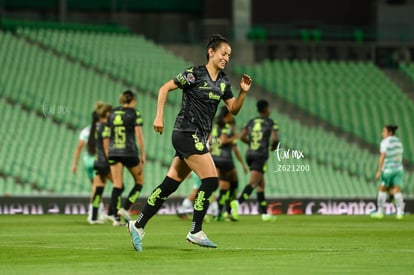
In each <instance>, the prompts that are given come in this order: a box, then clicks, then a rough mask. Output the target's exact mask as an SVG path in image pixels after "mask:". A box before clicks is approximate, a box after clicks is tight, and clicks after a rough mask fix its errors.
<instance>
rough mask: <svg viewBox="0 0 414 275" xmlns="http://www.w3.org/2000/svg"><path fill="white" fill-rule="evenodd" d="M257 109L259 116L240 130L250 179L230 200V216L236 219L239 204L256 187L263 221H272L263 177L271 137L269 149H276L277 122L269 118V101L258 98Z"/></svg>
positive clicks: (272, 217) (273, 218)
mask: <svg viewBox="0 0 414 275" xmlns="http://www.w3.org/2000/svg"><path fill="white" fill-rule="evenodd" d="M257 111H258V112H259V116H258V117H256V118H253V119H251V120H250V121H249V122H248V123H247V125H246V127H245V128H244V129H243V130H242V134H241V137H240V139H241V140H242V141H243V142H244V143H246V144H248V145H249V149H248V150H247V152H246V162H247V164H248V165H249V167H250V180H249V183H248V184H247V185H246V187H245V188H244V190H243V192H242V194H241V195H240V196H239V199H238V200H234V201H232V202H231V206H232V210H234V211H232V217H233V219H235V220H238V218H239V215H238V208H239V204H241V203H243V202H244V201H246V200H247V199H248V198H249V197H250V194H251V193H252V192H253V190H254V188H257V200H258V202H259V211H260V213H261V214H262V220H263V221H273V220H275V219H276V217H274V216H272V215H270V214H268V213H267V202H266V199H265V194H264V191H265V179H264V173H265V172H266V170H267V167H266V162H267V159H268V158H269V141H270V139H272V143H271V146H270V150H271V151H273V150H275V149H276V147H277V144H278V143H279V141H278V130H279V126H278V123H277V122H276V121H274V120H272V119H270V118H269V115H270V110H269V102H267V101H266V100H259V101H258V102H257Z"/></svg>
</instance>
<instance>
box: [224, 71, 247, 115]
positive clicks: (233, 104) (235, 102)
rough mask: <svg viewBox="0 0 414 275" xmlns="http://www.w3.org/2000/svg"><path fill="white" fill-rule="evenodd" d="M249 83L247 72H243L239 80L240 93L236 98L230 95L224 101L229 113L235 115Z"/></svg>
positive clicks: (241, 103)
mask: <svg viewBox="0 0 414 275" xmlns="http://www.w3.org/2000/svg"><path fill="white" fill-rule="evenodd" d="M251 85H252V79H251V77H250V76H248V75H247V74H244V75H243V76H242V78H241V80H240V93H239V95H238V96H237V98H234V97H232V98H229V99H227V100H225V101H224V103H225V104H226V106H227V109H229V111H230V113H232V114H233V115H237V114H238V113H239V111H240V109H241V107H242V105H243V102H244V99H245V98H246V95H247V92H248V91H249V90H250V86H251Z"/></svg>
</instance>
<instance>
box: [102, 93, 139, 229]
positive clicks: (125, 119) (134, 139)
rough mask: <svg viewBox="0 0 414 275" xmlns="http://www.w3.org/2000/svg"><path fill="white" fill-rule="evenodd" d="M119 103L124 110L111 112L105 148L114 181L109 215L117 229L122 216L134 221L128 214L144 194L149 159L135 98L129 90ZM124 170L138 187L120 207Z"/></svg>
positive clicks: (135, 187)
mask: <svg viewBox="0 0 414 275" xmlns="http://www.w3.org/2000/svg"><path fill="white" fill-rule="evenodd" d="M119 102H120V103H121V104H122V106H119V107H116V108H114V109H113V110H112V111H111V114H110V115H109V119H108V127H109V131H107V133H106V135H104V138H105V139H104V148H105V152H106V155H107V156H108V160H109V164H110V168H111V174H112V178H113V189H112V195H111V205H110V209H109V211H108V215H109V216H111V215H113V216H114V223H113V224H114V225H119V224H120V216H123V217H124V218H125V220H127V221H129V220H130V219H131V217H130V214H129V212H128V210H129V208H130V207H131V205H132V204H133V203H135V201H136V200H137V198H138V197H139V194H140V192H141V190H142V186H143V184H144V171H143V168H144V163H145V159H146V156H145V147H144V136H143V132H142V125H143V122H142V117H141V114H140V112H139V111H137V110H136V109H135V108H136V105H137V101H136V96H135V94H134V93H133V92H131V91H129V90H128V91H125V92H123V93H122V95H121V97H120V98H119ZM137 143H138V147H137ZM138 148H139V151H140V155H139V151H138ZM124 166H125V167H127V169H128V171H129V172H130V173H131V175H132V177H133V178H134V182H135V184H134V186H133V187H132V189H131V191H130V192H129V194H128V197H127V199H126V201H125V202H124V204H123V206H122V207H121V203H122V202H121V195H122V192H123V190H124V182H123V180H124Z"/></svg>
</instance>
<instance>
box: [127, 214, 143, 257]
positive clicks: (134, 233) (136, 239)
mask: <svg viewBox="0 0 414 275" xmlns="http://www.w3.org/2000/svg"><path fill="white" fill-rule="evenodd" d="M135 222H136V221H129V222H128V232H129V234H130V235H131V243H132V246H133V247H134V249H135V250H136V251H142V239H143V238H144V235H145V232H144V229H143V228H136V227H135Z"/></svg>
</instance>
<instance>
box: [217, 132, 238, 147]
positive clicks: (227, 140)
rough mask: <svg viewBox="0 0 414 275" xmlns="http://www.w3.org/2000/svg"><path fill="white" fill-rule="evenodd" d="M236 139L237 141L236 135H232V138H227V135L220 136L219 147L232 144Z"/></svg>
mask: <svg viewBox="0 0 414 275" xmlns="http://www.w3.org/2000/svg"><path fill="white" fill-rule="evenodd" d="M236 139H237V136H236V135H234V136H232V137H229V135H228V134H221V135H220V143H221V145H225V144H230V143H233V142H234V140H236Z"/></svg>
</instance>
